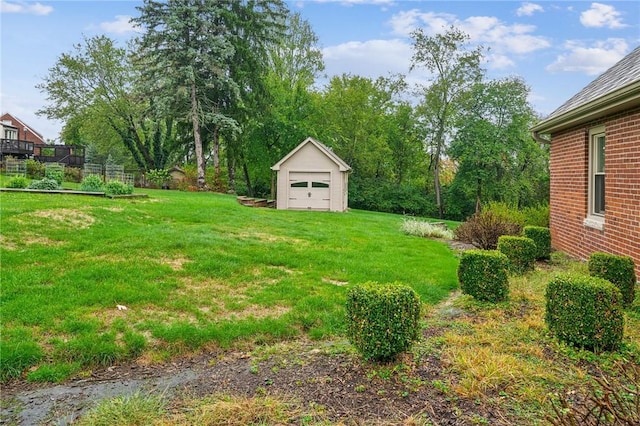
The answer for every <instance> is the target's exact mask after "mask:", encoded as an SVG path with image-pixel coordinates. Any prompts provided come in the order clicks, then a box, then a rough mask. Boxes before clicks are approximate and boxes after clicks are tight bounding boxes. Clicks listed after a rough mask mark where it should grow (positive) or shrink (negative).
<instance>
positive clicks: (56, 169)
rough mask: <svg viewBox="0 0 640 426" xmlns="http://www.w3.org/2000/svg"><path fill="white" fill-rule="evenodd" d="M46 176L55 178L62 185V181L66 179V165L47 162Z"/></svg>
mask: <svg viewBox="0 0 640 426" xmlns="http://www.w3.org/2000/svg"><path fill="white" fill-rule="evenodd" d="M44 177H45V178H47V179H51V180H55V181H56V182H58V186H60V185H62V182H63V181H64V166H60V165H58V164H47V165H46V166H45V170H44Z"/></svg>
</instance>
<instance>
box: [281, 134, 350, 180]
mask: <svg viewBox="0 0 640 426" xmlns="http://www.w3.org/2000/svg"><path fill="white" fill-rule="evenodd" d="M308 143H311V144H313V145H315V146H316V148H318V149H319V150H320V152H322V153H323V154H324V155H326V156H327V157H328V158H329V159H331V161H333V162H334V163H336V164H337V165H338V167H339V168H340V171H341V172H347V171H349V170H351V167H350V166H349V165H348V164H347V163H345V162H344V160H342V158H340V157H338V155H337V154H336V153H335V152H333V151H332V150H331V148H329V147H328V146H326V145H325V144H323V143H322V142H320V141H317V140H315V139H313V138H307V139H305V140H304V141H302V142H301V143H300V145H298V146H297V147H295V148H294V149H292V150H291V152H290V153H288V154H287V155H285V156H284V158H282V160H280V161H278V162H277V163H276V164H274V165H273V166H271V170H276V171H277V170H280V166H281V165H282V164H283V163H284V162H285V161H287V160H288V159H289V158H291V157H293V156H294V155H295V154H296V152H298V151H300V149H302V147H304V146H305V145H306V144H308Z"/></svg>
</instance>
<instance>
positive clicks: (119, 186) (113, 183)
mask: <svg viewBox="0 0 640 426" xmlns="http://www.w3.org/2000/svg"><path fill="white" fill-rule="evenodd" d="M104 190H105V192H106V193H107V194H109V195H128V194H132V193H133V186H132V185H127V184H126V183H122V182H120V181H119V180H110V181H109V182H107V184H106V185H105V186H104Z"/></svg>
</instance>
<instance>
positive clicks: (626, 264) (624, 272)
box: [589, 252, 636, 306]
mask: <svg viewBox="0 0 640 426" xmlns="http://www.w3.org/2000/svg"><path fill="white" fill-rule="evenodd" d="M635 269H636V265H635V263H634V262H633V259H632V258H630V257H629V256H617V255H614V254H609V253H602V252H595V253H591V256H589V274H590V275H591V276H594V277H600V278H604V279H605V280H608V281H611V282H612V283H613V284H615V285H616V286H617V287H618V288H619V289H620V292H621V293H622V299H623V302H624V305H625V306H631V304H632V303H633V300H634V299H635V297H636V289H635V287H636V273H635Z"/></svg>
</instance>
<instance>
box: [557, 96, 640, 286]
mask: <svg viewBox="0 0 640 426" xmlns="http://www.w3.org/2000/svg"><path fill="white" fill-rule="evenodd" d="M601 124H604V125H605V136H606V144H605V187H606V194H605V197H606V200H605V203H606V208H605V211H606V213H605V226H604V230H603V231H600V230H597V229H594V228H590V227H585V226H584V225H583V221H584V219H585V217H586V216H587V209H588V206H587V197H588V170H589V168H588V166H589V150H588V143H589V133H588V132H589V129H590V128H592V127H595V126H597V125H601ZM550 171H551V239H552V244H553V247H554V248H555V249H557V250H561V251H564V252H566V253H568V254H570V255H573V256H575V257H578V258H580V259H588V257H589V255H590V254H591V253H592V252H594V251H604V252H608V253H612V254H618V255H625V256H631V257H632V258H633V260H634V261H635V264H636V276H637V277H638V279H639V280H640V109H636V110H633V111H630V112H626V113H624V114H618V115H616V116H612V117H607V118H605V119H603V120H600V121H597V122H592V123H589V124H587V125H583V126H580V127H579V128H574V129H571V130H568V131H564V132H562V133H558V134H554V135H553V136H552V142H551V166H550Z"/></svg>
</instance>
